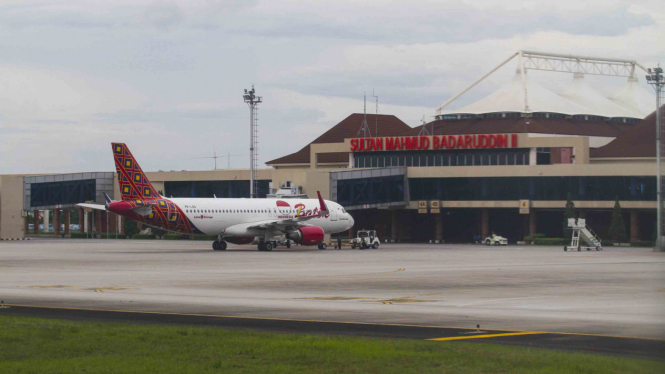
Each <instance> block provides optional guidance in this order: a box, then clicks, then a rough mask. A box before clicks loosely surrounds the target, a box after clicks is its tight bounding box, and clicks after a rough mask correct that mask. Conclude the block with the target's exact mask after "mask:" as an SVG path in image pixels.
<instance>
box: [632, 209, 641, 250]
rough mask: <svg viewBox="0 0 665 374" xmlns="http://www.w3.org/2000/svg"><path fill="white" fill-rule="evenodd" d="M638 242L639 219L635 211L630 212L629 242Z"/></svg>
mask: <svg viewBox="0 0 665 374" xmlns="http://www.w3.org/2000/svg"><path fill="white" fill-rule="evenodd" d="M639 241H640V218H639V213H638V211H637V210H634V209H633V210H631V211H630V242H631V243H634V242H639Z"/></svg>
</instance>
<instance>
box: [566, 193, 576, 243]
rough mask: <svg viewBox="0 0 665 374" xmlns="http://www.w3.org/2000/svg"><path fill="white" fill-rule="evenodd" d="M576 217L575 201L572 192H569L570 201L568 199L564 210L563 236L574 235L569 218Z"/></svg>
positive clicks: (569, 236)
mask: <svg viewBox="0 0 665 374" xmlns="http://www.w3.org/2000/svg"><path fill="white" fill-rule="evenodd" d="M569 218H575V203H574V202H573V200H572V196H571V195H570V192H568V201H566V209H565V210H564V211H563V237H564V238H567V239H570V238H571V237H572V236H573V231H572V230H569V229H568V219H569Z"/></svg>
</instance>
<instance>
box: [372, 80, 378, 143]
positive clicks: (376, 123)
mask: <svg viewBox="0 0 665 374" xmlns="http://www.w3.org/2000/svg"><path fill="white" fill-rule="evenodd" d="M372 97H374V98H376V114H375V115H374V136H376V137H379V96H378V95H374V89H373V88H372Z"/></svg>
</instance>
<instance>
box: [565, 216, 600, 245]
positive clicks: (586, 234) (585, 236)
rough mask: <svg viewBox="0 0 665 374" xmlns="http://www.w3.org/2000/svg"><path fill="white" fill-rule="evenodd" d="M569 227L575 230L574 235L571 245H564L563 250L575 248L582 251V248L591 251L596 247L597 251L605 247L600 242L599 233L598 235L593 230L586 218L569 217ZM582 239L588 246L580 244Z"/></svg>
mask: <svg viewBox="0 0 665 374" xmlns="http://www.w3.org/2000/svg"><path fill="white" fill-rule="evenodd" d="M568 227H569V228H570V229H571V230H573V237H572V239H571V241H570V246H564V247H563V250H564V251H567V250H569V249H570V250H571V251H572V250H575V249H577V251H578V252H579V251H581V250H582V249H586V250H587V251H590V250H592V249H595V250H596V251H602V250H603V247H602V244H601V242H600V238H599V237H598V235H596V233H595V232H593V230H591V228H590V227H589V226H587V224H586V220H585V219H584V218H569V219H568ZM580 240H582V241H583V242H584V243H586V244H587V245H586V246H582V245H581V244H580Z"/></svg>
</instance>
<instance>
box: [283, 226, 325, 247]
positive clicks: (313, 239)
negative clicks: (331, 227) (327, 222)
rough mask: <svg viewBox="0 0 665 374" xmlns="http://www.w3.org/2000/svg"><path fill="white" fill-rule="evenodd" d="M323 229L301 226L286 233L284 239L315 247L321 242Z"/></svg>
mask: <svg viewBox="0 0 665 374" xmlns="http://www.w3.org/2000/svg"><path fill="white" fill-rule="evenodd" d="M323 235H324V233H323V229H322V228H320V227H318V226H302V227H299V228H297V229H295V230H293V231H289V232H287V233H286V238H287V239H291V240H293V241H294V242H296V243H298V244H300V245H317V244H319V243H321V242H323Z"/></svg>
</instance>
